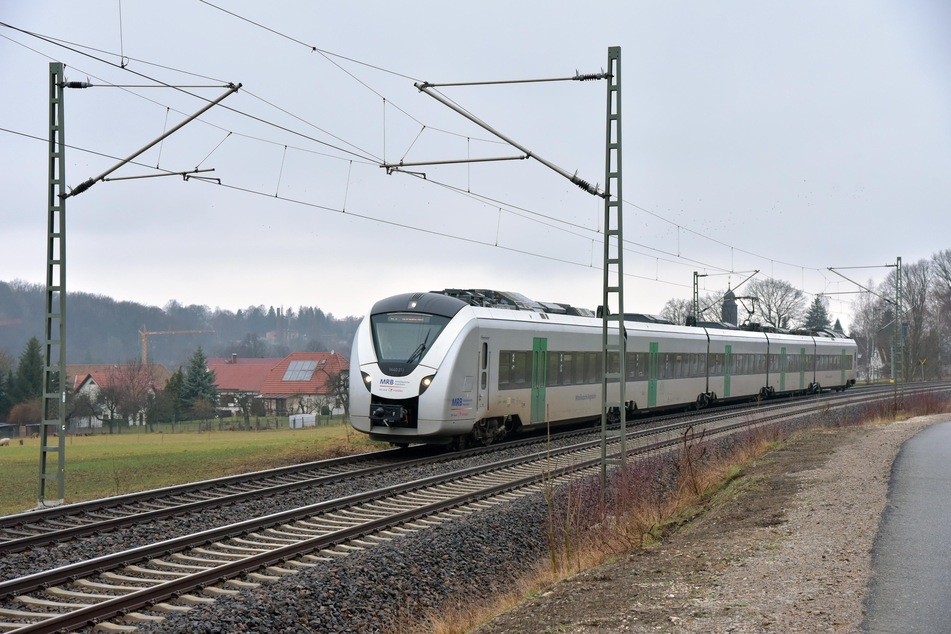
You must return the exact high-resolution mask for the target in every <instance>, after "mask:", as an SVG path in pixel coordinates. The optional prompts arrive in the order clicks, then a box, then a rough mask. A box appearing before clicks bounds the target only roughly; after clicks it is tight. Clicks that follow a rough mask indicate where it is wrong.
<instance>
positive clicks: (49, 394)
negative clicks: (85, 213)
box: [37, 62, 241, 507]
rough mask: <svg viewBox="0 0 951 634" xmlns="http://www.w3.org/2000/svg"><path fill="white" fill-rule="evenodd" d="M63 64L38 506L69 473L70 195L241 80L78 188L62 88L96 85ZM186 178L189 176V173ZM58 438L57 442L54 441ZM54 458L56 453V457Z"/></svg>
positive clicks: (53, 138) (56, 86)
mask: <svg viewBox="0 0 951 634" xmlns="http://www.w3.org/2000/svg"><path fill="white" fill-rule="evenodd" d="M64 70H65V65H64V64H63V63H62V62H50V77H49V81H50V104H49V105H50V137H49V189H48V194H47V202H48V205H47V226H48V229H47V240H46V325H45V329H44V337H45V345H44V354H43V357H44V359H43V396H42V410H43V411H42V417H43V418H42V420H41V421H40V474H39V489H38V492H37V504H38V506H40V507H45V506H58V505H60V504H62V503H63V501H64V500H65V497H66V496H65V489H66V485H65V473H66V390H67V389H68V387H69V386H67V382H68V381H69V377H68V376H67V375H66V199H67V198H69V197H71V196H76V195H77V194H81V193H82V192H84V191H86V190H87V189H89V188H90V187H92V186H93V185H95V184H96V183H97V182H99V181H105V180H107V178H106V177H107V176H109V175H110V174H111V173H112V172H114V171H115V170H117V169H119V168H120V167H122V166H123V165H125V164H126V163H128V162H130V161H132V160H133V159H135V158H136V157H137V156H139V155H140V154H142V153H143V152H145V151H146V150H148V149H149V148H151V147H153V146H155V145H157V144H158V143H159V142H160V141H162V140H163V139H165V138H166V137H168V136H170V135H172V134H173V133H175V132H177V131H178V130H180V129H181V128H182V127H184V126H185V125H186V124H188V123H190V122H191V121H194V120H195V119H196V118H198V117H199V116H200V115H201V114H202V113H204V112H205V111H207V110H210V109H211V108H213V107H214V106H216V105H217V104H218V103H220V102H221V101H222V100H223V99H225V97H227V96H228V95H231V94H233V93H235V92H237V91H238V89H240V88H241V84H237V85H235V84H229V85H228V87H227V88H228V91H227V92H226V93H224V94H223V95H221V96H220V97H218V98H217V99H215V100H213V101H209V102H208V103H207V104H206V105H205V106H204V107H203V108H201V109H200V110H199V111H198V112H196V113H195V114H193V115H191V116H190V117H188V118H186V119H185V120H184V121H182V122H181V123H179V124H178V125H176V126H174V127H173V128H172V129H170V130H168V131H167V132H165V133H164V134H162V135H161V136H160V137H158V138H156V139H155V140H153V141H152V142H151V143H149V144H148V145H146V146H145V147H143V148H141V149H139V150H137V151H136V152H135V153H133V154H132V155H130V156H129V157H127V158H126V159H124V160H122V161H119V163H117V164H116V165H114V166H113V167H111V168H110V169H108V170H106V171H105V172H103V173H102V174H100V175H98V176H96V177H94V178H89V179H87V180H86V181H84V182H82V183H80V184H79V185H78V186H76V187H75V188H74V189H73V190H71V191H67V187H66V140H65V135H64V131H65V122H66V116H65V112H66V108H65V104H64V101H63V91H64V89H66V88H91V87H92V84H90V83H88V82H78V81H77V82H67V81H66V77H65V74H64ZM202 171H207V170H198V169H195V170H189V171H186V172H171V173H163V174H160V176H186V175H187V174H194V173H196V172H202ZM186 180H187V177H186ZM52 438H56V439H57V442H56V444H55V445H54V444H52ZM54 456H55V457H54ZM51 482H55V483H56V493H55V497H53V495H52V494H51V493H50V491H49V488H48V486H49V483H51Z"/></svg>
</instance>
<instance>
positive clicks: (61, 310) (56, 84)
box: [37, 62, 68, 507]
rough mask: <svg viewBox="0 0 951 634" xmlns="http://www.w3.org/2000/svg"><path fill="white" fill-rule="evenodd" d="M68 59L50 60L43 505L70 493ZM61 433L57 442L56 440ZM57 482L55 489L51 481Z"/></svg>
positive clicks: (40, 500)
mask: <svg viewBox="0 0 951 634" xmlns="http://www.w3.org/2000/svg"><path fill="white" fill-rule="evenodd" d="M65 84H66V81H65V78H64V76H63V64H62V63H61V62H50V137H49V189H48V194H47V216H46V217H47V234H46V326H45V328H44V338H45V343H44V346H43V411H42V416H43V418H42V421H41V422H40V484H39V493H38V500H37V503H38V506H41V507H43V506H57V505H60V504H62V503H63V500H64V499H65V495H64V490H65V482H64V473H65V470H66V389H67V385H66V382H67V380H68V377H67V376H66V139H65V117H64V113H65V106H64V104H63V89H64V88H65ZM53 439H56V444H53ZM52 483H55V486H56V493H55V494H50V493H49V491H48V489H47V486H48V485H52Z"/></svg>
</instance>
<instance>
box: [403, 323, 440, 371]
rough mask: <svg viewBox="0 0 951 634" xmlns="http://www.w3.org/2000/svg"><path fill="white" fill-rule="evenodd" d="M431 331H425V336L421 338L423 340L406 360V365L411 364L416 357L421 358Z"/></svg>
mask: <svg viewBox="0 0 951 634" xmlns="http://www.w3.org/2000/svg"><path fill="white" fill-rule="evenodd" d="M432 331H433V330H432V328H430V329H429V330H427V331H426V336H425V337H423V340H422V341H421V342H420V343H419V345H418V346H416V349H415V350H413V354H411V355H409V359H407V360H406V363H412V362H413V359H415V358H416V357H420V358H422V356H423V350H425V349H426V342H427V341H429V333H431V332H432Z"/></svg>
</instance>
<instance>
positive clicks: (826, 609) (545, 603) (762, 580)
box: [477, 415, 949, 634]
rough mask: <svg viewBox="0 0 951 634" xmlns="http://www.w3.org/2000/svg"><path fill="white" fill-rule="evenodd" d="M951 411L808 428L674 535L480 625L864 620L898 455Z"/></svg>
mask: <svg viewBox="0 0 951 634" xmlns="http://www.w3.org/2000/svg"><path fill="white" fill-rule="evenodd" d="M948 419H949V416H948V415H937V416H928V417H920V418H916V419H913V420H910V421H906V422H902V423H895V424H891V425H886V426H865V427H857V428H847V429H842V430H835V431H824V432H814V433H811V434H802V435H799V436H797V437H796V438H795V439H793V440H792V441H791V442H789V443H787V444H786V445H784V447H783V448H781V449H779V450H777V451H773V452H771V453H769V454H767V455H766V456H764V457H763V458H762V459H760V460H758V461H756V462H755V463H754V464H752V465H750V466H749V468H747V469H746V470H745V473H744V475H743V477H742V478H740V479H738V480H737V481H736V482H735V483H734V484H733V485H732V486H731V487H730V489H729V490H728V492H727V493H726V494H724V495H721V496H720V497H719V498H718V499H717V500H716V501H715V502H714V503H713V505H712V506H711V508H710V509H709V510H708V511H707V512H706V513H704V514H703V515H702V516H701V517H700V518H699V519H698V520H696V521H695V522H693V523H692V524H691V525H689V526H688V527H686V528H685V529H683V530H681V531H680V532H678V533H677V534H675V535H674V536H673V537H672V538H671V539H670V541H669V542H667V543H665V544H663V545H660V546H657V547H653V548H650V549H645V550H641V551H637V552H634V553H632V554H629V555H626V556H624V557H622V558H619V559H618V560H616V561H614V562H612V563H609V564H607V565H605V566H602V567H600V568H597V569H595V570H591V571H588V572H584V573H581V574H579V575H576V576H575V577H572V578H570V579H567V580H565V581H563V582H561V583H559V584H557V585H555V586H554V587H552V588H550V589H549V590H548V591H546V592H543V593H541V594H539V595H538V596H536V597H535V598H533V599H531V600H530V601H528V602H526V603H524V604H522V605H520V606H518V607H517V608H515V609H513V610H510V611H509V612H506V613H505V614H502V615H500V616H499V617H497V618H495V619H494V620H493V621H491V622H490V623H488V624H486V625H484V626H482V627H481V628H479V629H478V630H477V634H511V633H515V632H525V633H528V632H552V633H554V632H558V633H560V634H582V633H584V634H589V633H595V632H597V633H607V632H612V633H613V632H704V633H709V632H737V633H740V632H858V631H860V625H861V622H862V617H863V601H864V599H865V594H866V587H867V584H868V580H869V577H870V574H871V561H870V551H871V547H872V542H873V540H874V538H875V534H876V532H877V530H878V523H879V518H880V517H881V513H882V511H883V509H884V508H885V503H886V494H887V487H888V478H889V474H890V471H891V465H892V462H893V461H894V459H895V456H896V454H897V452H898V450H899V448H900V447H901V444H902V443H903V442H904V441H905V440H907V439H908V438H910V437H911V436H912V435H914V434H915V433H916V432H917V431H919V430H920V429H922V428H923V427H926V426H928V425H930V424H933V423H936V422H939V421H944V420H948Z"/></svg>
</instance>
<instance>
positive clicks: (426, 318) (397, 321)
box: [370, 313, 450, 364]
mask: <svg viewBox="0 0 951 634" xmlns="http://www.w3.org/2000/svg"><path fill="white" fill-rule="evenodd" d="M449 320H450V318H449V317H443V316H442V315H426V314H423V313H385V314H382V315H372V316H371V317H370V322H371V323H372V325H373V345H374V346H375V347H376V356H377V360H378V361H380V362H381V363H408V364H415V363H419V361H420V360H421V359H422V358H423V357H424V356H426V351H427V350H429V347H430V346H432V344H433V342H434V341H436V337H438V336H439V333H441V332H442V330H443V328H445V327H446V324H448V323H449Z"/></svg>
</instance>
